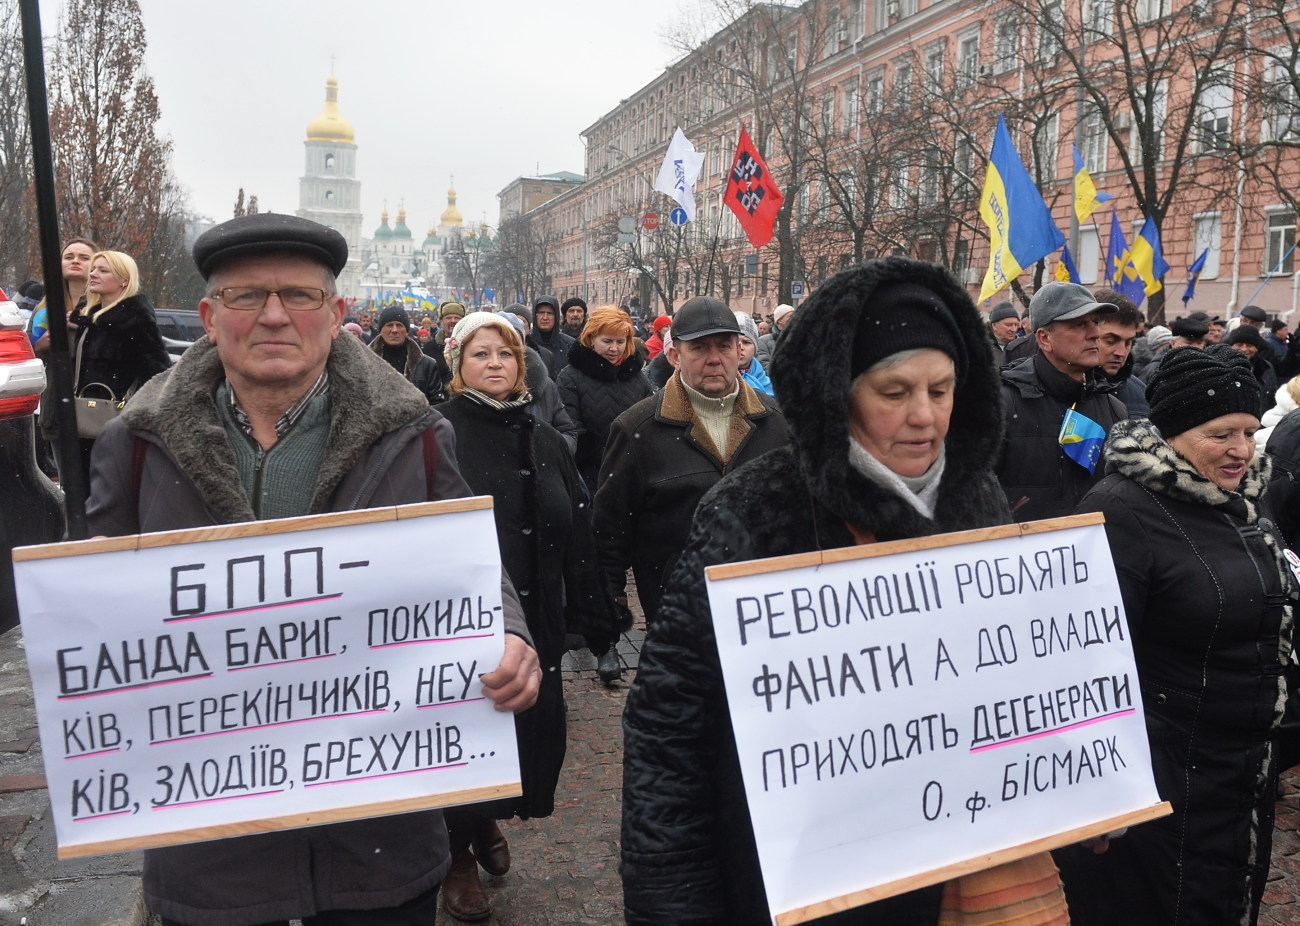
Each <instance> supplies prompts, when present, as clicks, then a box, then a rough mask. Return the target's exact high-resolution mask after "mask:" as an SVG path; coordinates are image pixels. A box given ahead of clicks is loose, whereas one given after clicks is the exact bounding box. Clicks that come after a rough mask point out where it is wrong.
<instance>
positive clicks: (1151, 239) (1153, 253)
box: [1125, 216, 1169, 296]
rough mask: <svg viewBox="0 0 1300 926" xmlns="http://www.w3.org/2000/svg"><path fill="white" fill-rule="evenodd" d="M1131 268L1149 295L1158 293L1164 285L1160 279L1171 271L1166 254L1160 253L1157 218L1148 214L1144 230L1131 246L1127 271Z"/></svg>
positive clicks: (1143, 226)
mask: <svg viewBox="0 0 1300 926" xmlns="http://www.w3.org/2000/svg"><path fill="white" fill-rule="evenodd" d="M1129 268H1131V269H1132V271H1133V272H1134V273H1135V274H1136V278H1137V279H1140V280H1141V281H1142V285H1143V289H1144V290H1145V292H1146V294H1147V295H1148V296H1150V295H1152V294H1153V293H1158V292H1159V291H1160V288H1161V287H1162V286H1164V284H1163V283H1161V282H1160V281H1161V280H1162V279H1163V278H1164V275H1165V274H1166V273H1168V272H1169V264H1167V263H1165V258H1164V255H1163V254H1161V253H1160V231H1159V229H1157V228H1156V220H1155V219H1153V218H1151V216H1147V220H1146V221H1145V222H1144V223H1142V230H1141V231H1140V232H1138V235H1137V237H1136V238H1134V239H1133V246H1132V247H1130V248H1129V252H1128V261H1127V262H1126V267H1125V270H1126V273H1127V271H1128V269H1129Z"/></svg>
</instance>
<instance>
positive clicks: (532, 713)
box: [438, 395, 616, 818]
mask: <svg viewBox="0 0 1300 926" xmlns="http://www.w3.org/2000/svg"><path fill="white" fill-rule="evenodd" d="M438 411H440V412H442V414H443V415H444V416H445V417H446V418H447V420H448V421H450V422H451V423H452V426H453V427H454V428H455V430H456V451H457V456H458V458H459V462H460V466H461V471H462V472H463V473H464V475H465V479H466V481H467V482H468V483H469V486H470V488H471V489H473V491H474V494H475V495H491V496H492V499H493V505H492V513H493V516H494V517H495V519H496V525H497V541H498V543H499V544H500V546H501V562H502V564H503V565H504V566H505V568H506V572H507V573H508V574H509V576H510V580H511V582H513V584H514V586H515V589H516V591H518V592H519V600H520V602H521V603H522V604H523V607H524V614H525V616H526V618H527V620H528V629H529V631H530V632H531V633H532V637H533V645H534V647H535V648H536V649H537V656H538V659H539V660H540V662H541V666H542V688H541V692H540V693H539V694H538V697H537V703H536V704H535V705H534V706H533V707H531V708H529V709H528V710H527V711H524V712H523V713H522V714H519V715H517V716H516V718H515V732H516V735H517V737H518V740H519V759H520V766H521V772H520V773H521V776H522V781H523V792H524V793H523V796H522V797H519V798H516V799H514V800H512V801H510V802H509V809H508V810H507V811H506V812H505V813H501V812H500V811H497V812H495V813H494V815H497V816H509V815H510V814H511V813H513V814H518V815H519V816H521V817H525V818H526V817H545V816H549V815H550V814H551V811H552V810H554V808H555V785H556V783H557V782H558V781H559V777H560V767H561V766H562V765H563V764H564V748H565V739H564V688H563V685H562V684H561V673H560V659H561V658H562V657H563V656H564V652H565V645H564V635H565V632H566V630H567V631H568V632H569V633H579V634H580V633H599V634H603V635H604V636H606V637H608V636H611V635H612V634H613V633H614V627H615V623H616V618H615V615H614V606H613V602H612V600H611V599H610V598H609V596H608V594H607V593H606V591H605V587H604V582H603V581H602V579H601V576H600V572H599V569H598V568H597V565H596V563H597V559H596V549H595V545H594V544H593V543H592V539H591V517H590V510H591V507H590V505H588V504H587V502H586V498H587V497H586V492H585V490H584V489H583V487H582V484H581V481H580V480H579V478H578V470H577V467H575V466H574V465H573V458H572V456H571V455H570V451H569V448H568V445H567V444H566V443H565V442H564V440H563V439H562V438H561V437H560V435H559V433H558V432H556V431H555V429H554V428H552V427H551V426H550V425H548V424H545V423H544V422H541V421H539V420H537V419H536V418H534V417H533V416H532V415H530V414H529V412H528V410H527V409H523V408H512V409H496V408H490V407H488V406H487V405H484V404H481V403H479V402H477V401H475V400H474V399H472V398H470V397H468V396H464V395H460V396H456V397H454V398H453V399H451V401H449V402H446V403H444V404H442V405H440V406H438Z"/></svg>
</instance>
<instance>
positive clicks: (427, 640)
mask: <svg viewBox="0 0 1300 926" xmlns="http://www.w3.org/2000/svg"><path fill="white" fill-rule="evenodd" d="M490 636H492V634H490V633H475V634H470V635H469V636H467V637H426V638H425V639H423V640H407V641H405V642H404V643H380V644H379V645H378V646H372V647H370V648H371V649H387V648H388V647H390V646H416V645H418V644H420V643H451V642H452V641H453V640H481V639H483V638H484V637H490Z"/></svg>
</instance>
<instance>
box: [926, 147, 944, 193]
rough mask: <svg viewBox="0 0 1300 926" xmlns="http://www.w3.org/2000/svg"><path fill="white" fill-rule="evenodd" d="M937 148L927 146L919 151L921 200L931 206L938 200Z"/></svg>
mask: <svg viewBox="0 0 1300 926" xmlns="http://www.w3.org/2000/svg"><path fill="white" fill-rule="evenodd" d="M941 169H942V168H941V161H940V158H939V149H938V148H936V147H934V146H933V145H930V146H927V147H926V148H925V150H924V151H922V152H921V202H922V203H924V204H925V205H927V206H932V205H934V204H935V203H937V202H938V201H939V180H940V171H941Z"/></svg>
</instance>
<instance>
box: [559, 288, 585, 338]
mask: <svg viewBox="0 0 1300 926" xmlns="http://www.w3.org/2000/svg"><path fill="white" fill-rule="evenodd" d="M560 314H561V315H563V316H564V327H563V328H562V329H561V330H562V331H563V332H564V333H565V334H567V335H568V336H569V337H571V338H573V339H575V340H576V339H578V338H580V337H582V327H583V326H584V325H585V324H587V303H586V301H585V300H583V299H579V298H578V297H577V296H574V297H573V298H571V299H565V300H564V304H563V305H561V306H560Z"/></svg>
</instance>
